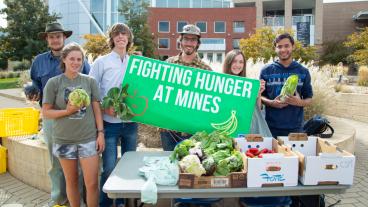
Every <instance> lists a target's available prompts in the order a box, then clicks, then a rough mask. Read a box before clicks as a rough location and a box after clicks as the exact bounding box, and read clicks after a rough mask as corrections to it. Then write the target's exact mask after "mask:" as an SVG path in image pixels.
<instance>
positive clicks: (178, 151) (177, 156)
mask: <svg viewBox="0 0 368 207" xmlns="http://www.w3.org/2000/svg"><path fill="white" fill-rule="evenodd" d="M195 145H196V141H194V140H191V139H186V140H184V141H182V142H180V143H179V144H177V145H176V146H175V148H174V151H173V153H172V154H171V156H170V160H171V161H174V160H181V159H182V158H183V157H185V156H187V155H189V149H190V148H192V147H194V146H195Z"/></svg>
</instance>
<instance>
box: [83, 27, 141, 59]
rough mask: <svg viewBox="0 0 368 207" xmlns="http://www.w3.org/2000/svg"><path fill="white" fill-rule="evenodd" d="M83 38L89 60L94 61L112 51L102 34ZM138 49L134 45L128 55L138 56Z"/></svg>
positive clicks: (87, 35) (88, 35) (86, 35)
mask: <svg viewBox="0 0 368 207" xmlns="http://www.w3.org/2000/svg"><path fill="white" fill-rule="evenodd" d="M83 38H84V39H85V40H86V43H85V44H84V45H83V49H84V50H86V55H87V57H88V59H91V61H94V60H95V59H96V58H98V57H99V56H101V55H105V54H107V53H109V52H110V51H111V49H110V47H109V45H108V44H107V38H106V37H105V36H103V35H100V34H85V35H83ZM136 50H137V47H136V46H134V45H133V47H130V48H129V50H128V54H129V55H131V54H136Z"/></svg>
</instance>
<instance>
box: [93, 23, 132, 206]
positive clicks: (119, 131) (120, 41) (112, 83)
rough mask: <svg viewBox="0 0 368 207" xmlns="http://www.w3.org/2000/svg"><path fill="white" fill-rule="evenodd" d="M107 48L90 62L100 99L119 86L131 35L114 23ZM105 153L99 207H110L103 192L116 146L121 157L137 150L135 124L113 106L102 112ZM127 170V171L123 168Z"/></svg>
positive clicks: (127, 29)
mask: <svg viewBox="0 0 368 207" xmlns="http://www.w3.org/2000/svg"><path fill="white" fill-rule="evenodd" d="M107 36H108V45H109V47H110V49H111V52H110V53H109V54H107V55H104V56H101V57H99V58H97V59H96V61H95V62H94V63H93V65H92V68H91V71H90V73H89V75H90V76H92V77H93V78H95V79H96V81H97V84H98V86H99V89H100V95H101V97H100V98H101V100H102V99H103V97H105V96H107V93H108V92H109V90H110V89H111V88H113V87H121V84H122V82H123V79H124V75H125V72H126V68H127V65H128V61H129V55H128V50H129V48H130V47H132V46H133V38H134V37H133V33H132V31H131V30H130V28H129V27H128V26H127V25H125V24H123V23H116V24H114V25H112V26H111V28H110V29H109V31H108V35H107ZM103 120H104V131H103V132H101V133H105V151H103V152H102V168H103V170H102V174H101V179H100V207H111V206H112V205H113V200H112V199H110V198H108V197H107V194H106V193H104V192H103V191H102V187H103V185H104V184H105V182H106V180H107V178H108V177H109V175H110V174H111V172H112V170H113V169H114V168H115V165H116V163H117V159H118V154H117V153H118V152H117V151H118V150H117V145H118V143H120V145H121V151H120V154H121V156H123V154H124V153H125V152H127V151H135V150H136V148H137V137H138V124H137V123H135V122H130V121H121V119H120V118H116V113H115V111H114V108H113V107H110V108H109V109H104V110H103ZM124 170H129V169H124ZM115 206H117V207H120V206H124V200H123V199H117V200H116V202H115Z"/></svg>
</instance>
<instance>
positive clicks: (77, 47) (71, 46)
mask: <svg viewBox="0 0 368 207" xmlns="http://www.w3.org/2000/svg"><path fill="white" fill-rule="evenodd" d="M72 51H79V52H81V53H82V61H83V62H84V51H83V49H82V47H81V46H80V45H79V44H78V43H76V42H71V43H69V44H67V45H65V46H64V48H63V49H62V50H61V56H60V58H61V61H60V69H61V71H62V72H63V73H64V72H65V63H64V61H63V60H65V58H66V57H67V56H68V55H69V53H70V52H72Z"/></svg>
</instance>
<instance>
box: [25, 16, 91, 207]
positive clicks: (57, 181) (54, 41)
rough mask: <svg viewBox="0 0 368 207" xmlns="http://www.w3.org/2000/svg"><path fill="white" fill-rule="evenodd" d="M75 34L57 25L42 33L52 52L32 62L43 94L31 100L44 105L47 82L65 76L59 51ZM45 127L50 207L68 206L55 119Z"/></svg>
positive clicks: (33, 76)
mask: <svg viewBox="0 0 368 207" xmlns="http://www.w3.org/2000/svg"><path fill="white" fill-rule="evenodd" d="M72 33H73V32H72V31H68V30H64V28H63V26H62V25H61V24H60V23H58V22H53V23H48V24H47V25H46V29H45V32H40V33H39V34H38V36H39V37H40V38H41V39H44V40H46V42H47V45H48V47H49V48H50V51H47V52H45V53H42V54H39V55H37V56H36V58H35V59H34V60H33V62H32V66H31V69H30V73H31V79H32V82H33V83H32V84H33V85H34V86H36V87H37V88H38V89H39V91H40V93H39V95H38V96H35V97H27V98H28V99H30V100H32V101H39V103H40V105H41V106H42V95H43V93H42V91H43V89H44V87H45V85H46V83H47V81H48V80H49V79H50V78H52V77H54V76H57V75H59V74H61V73H62V71H61V69H60V52H61V49H63V47H64V43H65V40H66V39H67V38H68V37H70V36H71V35H72ZM89 70H90V66H89V64H88V63H87V61H84V64H83V66H82V68H81V72H82V73H84V74H88V72H89ZM42 121H43V122H42V125H43V126H42V127H43V131H44V135H45V136H44V137H45V142H46V144H47V149H48V152H49V156H50V161H51V169H50V171H49V176H50V179H51V202H50V203H49V206H55V205H64V204H66V203H67V201H68V200H67V196H66V189H65V178H64V174H63V171H62V168H61V166H60V163H59V160H58V159H57V158H56V157H55V156H54V155H53V154H52V144H53V139H52V123H53V122H52V120H48V119H45V118H43V120H42ZM79 181H80V182H79V183H80V188H79V189H83V187H82V186H83V179H81V176H80V179H79Z"/></svg>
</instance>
